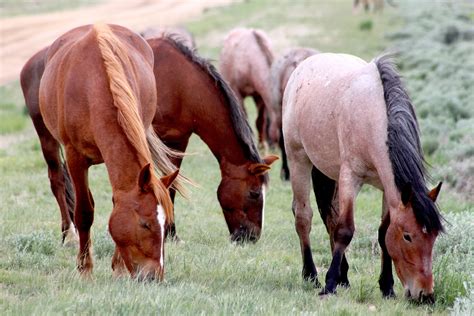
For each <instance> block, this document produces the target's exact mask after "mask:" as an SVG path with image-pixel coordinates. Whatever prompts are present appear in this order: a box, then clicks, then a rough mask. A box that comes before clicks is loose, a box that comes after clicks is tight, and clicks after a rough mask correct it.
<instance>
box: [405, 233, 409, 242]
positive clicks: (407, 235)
mask: <svg viewBox="0 0 474 316" xmlns="http://www.w3.org/2000/svg"><path fill="white" fill-rule="evenodd" d="M403 239H405V241H408V242H411V237H410V234H408V233H404V234H403Z"/></svg>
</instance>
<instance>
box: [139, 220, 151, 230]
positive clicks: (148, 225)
mask: <svg viewBox="0 0 474 316" xmlns="http://www.w3.org/2000/svg"><path fill="white" fill-rule="evenodd" d="M140 226H141V227H143V228H145V229H148V230H150V229H151V225H150V223H148V222H145V221H143V220H141V221H140Z"/></svg>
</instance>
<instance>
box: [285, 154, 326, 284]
mask: <svg viewBox="0 0 474 316" xmlns="http://www.w3.org/2000/svg"><path fill="white" fill-rule="evenodd" d="M301 151H303V150H301ZM303 155H304V156H303ZM305 155H306V154H304V153H302V154H301V155H300V157H297V156H294V153H291V154H289V158H290V162H291V164H290V168H291V174H292V176H291V186H292V189H293V213H294V215H295V228H296V232H297V233H298V237H299V239H300V247H301V255H302V258H303V270H302V275H303V279H305V280H308V281H310V282H313V283H314V285H315V286H316V287H319V286H320V283H319V281H318V273H317V270H316V266H315V265H314V261H313V255H312V252H311V241H310V238H309V234H310V233H311V224H312V219H313V210H312V209H311V205H310V200H309V192H310V185H311V183H310V181H311V167H312V164H311V162H310V161H309V159H308V158H307V157H306V156H305Z"/></svg>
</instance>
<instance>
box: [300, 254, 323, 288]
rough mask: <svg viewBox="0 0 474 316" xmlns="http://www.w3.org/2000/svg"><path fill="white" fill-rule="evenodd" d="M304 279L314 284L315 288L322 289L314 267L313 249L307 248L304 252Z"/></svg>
mask: <svg viewBox="0 0 474 316" xmlns="http://www.w3.org/2000/svg"><path fill="white" fill-rule="evenodd" d="M302 275H303V279H304V280H306V281H309V282H312V283H314V286H315V287H320V286H321V284H320V283H319V281H318V272H317V271H316V266H315V265H314V261H313V255H312V253H311V247H309V246H307V247H305V248H304V250H303V271H302Z"/></svg>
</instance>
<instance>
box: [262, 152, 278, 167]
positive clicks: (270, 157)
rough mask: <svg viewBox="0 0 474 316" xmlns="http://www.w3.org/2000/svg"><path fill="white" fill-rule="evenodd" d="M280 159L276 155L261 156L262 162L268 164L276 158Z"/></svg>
mask: <svg viewBox="0 0 474 316" xmlns="http://www.w3.org/2000/svg"><path fill="white" fill-rule="evenodd" d="M278 159H280V157H278V156H276V155H268V156H265V157H264V158H263V162H264V163H265V164H266V165H268V166H270V165H271V164H272V163H274V162H275V161H276V160H278Z"/></svg>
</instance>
